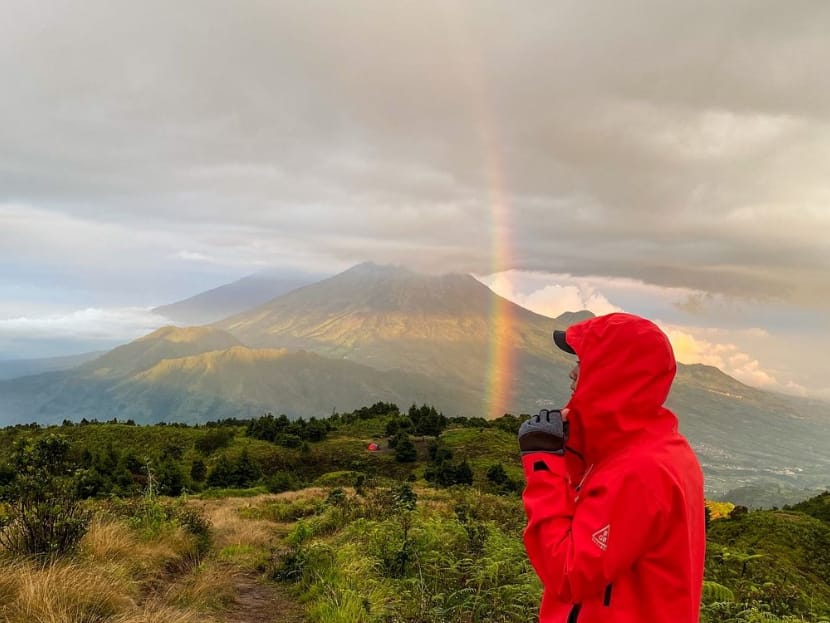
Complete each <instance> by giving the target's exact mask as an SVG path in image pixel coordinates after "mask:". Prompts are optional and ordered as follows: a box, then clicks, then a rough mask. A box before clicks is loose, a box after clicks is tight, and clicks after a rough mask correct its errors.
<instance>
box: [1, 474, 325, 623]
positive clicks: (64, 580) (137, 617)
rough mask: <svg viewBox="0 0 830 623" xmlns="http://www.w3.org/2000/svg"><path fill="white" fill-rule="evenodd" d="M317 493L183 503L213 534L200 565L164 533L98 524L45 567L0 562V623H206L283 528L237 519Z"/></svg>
mask: <svg viewBox="0 0 830 623" xmlns="http://www.w3.org/2000/svg"><path fill="white" fill-rule="evenodd" d="M324 495H325V492H324V491H323V490H319V491H316V490H311V491H302V492H287V493H283V494H279V495H262V496H257V497H255V498H226V499H218V500H192V501H191V502H190V504H193V505H194V506H198V507H200V508H201V509H202V510H203V512H204V513H205V514H206V515H207V517H208V518H209V519H210V521H211V522H212V525H213V530H212V534H213V537H214V543H213V545H214V550H215V551H216V552H218V553H219V555H218V556H210V557H208V558H206V559H200V558H199V556H198V555H197V548H196V541H195V539H194V537H193V536H192V535H190V534H188V533H187V532H185V531H184V530H183V529H181V528H178V527H176V526H175V525H170V526H168V527H165V528H164V529H163V530H162V531H161V533H160V534H159V535H158V536H156V537H153V538H147V537H146V535H144V537H142V535H141V534H139V533H138V532H136V531H135V530H133V529H131V528H130V527H129V526H128V525H127V524H126V523H125V522H123V521H120V520H115V519H113V518H111V517H110V518H108V517H107V516H99V517H97V518H96V519H95V520H94V521H93V523H92V525H91V526H90V530H89V532H88V533H87V534H86V535H85V537H84V538H83V540H82V541H81V543H80V547H79V549H78V552H77V554H76V555H74V556H73V557H71V558H63V559H58V560H56V561H53V562H50V563H43V564H41V563H38V562H33V561H24V560H15V559H12V558H3V557H2V556H0V622H2V623H197V622H198V623H214V622H216V621H217V620H221V614H220V613H222V612H223V611H227V610H228V608H229V607H230V606H231V604H232V603H233V602H234V599H235V597H236V592H237V584H238V582H236V580H235V577H236V574H238V573H250V572H251V571H252V570H253V569H255V568H257V567H258V566H259V565H261V564H262V562H263V561H265V560H268V557H269V556H270V554H271V549H272V548H273V547H274V546H275V544H276V543H278V542H279V541H280V539H279V536H280V535H281V534H282V533H284V531H285V529H286V526H285V525H279V524H275V523H274V522H272V521H268V520H266V519H257V518H246V517H244V516H242V515H241V514H240V511H243V513H244V511H245V510H250V509H252V508H256V507H258V506H259V505H262V504H267V503H274V501H276V500H280V501H283V502H286V503H291V502H297V501H301V500H304V499H315V498H319V497H322V496H324Z"/></svg>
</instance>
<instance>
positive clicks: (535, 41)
mask: <svg viewBox="0 0 830 623" xmlns="http://www.w3.org/2000/svg"><path fill="white" fill-rule="evenodd" d="M4 12H5V14H6V16H7V18H8V19H4V20H3V22H2V23H0V82H2V85H3V91H4V97H2V98H0V206H1V205H3V204H5V205H7V206H15V207H14V210H11V209H7V210H6V211H5V212H2V211H0V215H3V218H8V220H7V221H6V222H5V223H4V225H7V226H6V227H5V230H6V238H5V239H4V238H3V233H2V232H0V241H2V242H3V250H2V251H0V256H3V255H4V254H6V253H8V254H11V253H12V251H11V250H10V249H12V248H13V247H15V245H17V246H20V245H24V246H25V244H26V241H25V238H21V236H23V235H26V232H27V231H29V230H28V229H27V228H26V227H25V226H24V225H22V224H21V222H20V221H19V220H18V221H16V222H15V223H12V222H11V219H10V218H9V217H8V215H9V214H12V213H14V214H17V215H20V214H22V213H25V210H26V209H28V208H33V209H35V208H36V209H37V210H39V212H38V214H39V215H40V216H38V219H39V220H38V224H39V225H38V228H39V234H38V236H39V238H38V239H39V240H41V241H43V240H49V239H51V240H56V239H60V238H61V237H65V236H67V235H69V233H68V230H67V229H66V228H65V227H64V228H61V227H58V226H57V225H56V226H55V229H54V231H52V232H45V231H44V228H46V229H48V228H49V226H50V225H49V222H50V219H49V218H47V217H44V216H43V215H44V214H50V213H51V214H59V215H62V216H61V217H60V218H57V219H55V222H56V223H62V222H64V221H63V220H62V219H68V220H67V222H69V223H71V224H72V226H71V227H70V228H69V231H71V232H72V235H75V236H77V237H78V239H79V240H80V239H83V238H84V236H85V235H86V236H88V238H87V239H85V240H84V247H85V249H86V252H87V253H88V254H89V255H90V256H94V255H95V253H97V252H100V253H101V254H103V257H104V258H105V259H104V260H102V261H106V262H107V263H108V264H109V265H110V268H113V267H118V266H120V265H121V264H120V262H122V260H121V259H119V258H114V257H113V252H112V245H111V244H110V245H108V244H103V243H102V242H101V241H100V240H99V239H97V238H99V237H98V236H95V235H90V233H93V234H94V232H97V231H99V230H98V229H97V228H99V227H100V225H98V223H106V224H107V226H108V227H111V228H113V229H112V231H113V232H116V231H121V232H122V233H123V236H124V238H125V239H127V238H130V239H131V240H132V239H133V238H135V236H136V235H137V236H138V241H133V242H131V243H130V247H129V248H130V251H131V253H132V254H133V259H132V260H131V261H130V262H129V263H125V264H124V266H125V267H127V268H130V270H137V267H138V266H145V267H146V266H150V267H160V266H161V265H163V264H165V263H167V264H169V263H170V259H169V258H170V257H171V256H175V257H179V258H191V260H192V259H194V258H207V259H210V260H211V261H214V262H216V263H217V264H225V265H229V266H232V265H242V266H256V265H257V263H269V262H283V263H284V262H286V261H292V259H293V261H294V262H297V263H302V262H312V263H317V264H318V265H319V264H321V263H322V264H324V263H326V262H330V263H332V264H334V265H336V266H346V265H348V264H350V263H353V262H356V261H360V260H362V259H366V258H367V257H368V258H370V259H375V260H379V261H392V262H400V263H405V264H410V265H416V266H420V267H422V268H430V269H441V270H446V269H455V270H470V271H475V272H477V273H484V272H487V271H488V270H492V269H494V268H506V267H507V266H494V265H493V263H492V256H491V254H492V250H493V248H494V246H497V245H506V246H507V247H508V248H509V249H510V253H509V260H510V266H511V267H514V268H523V269H531V270H548V271H553V272H560V273H565V272H567V273H571V274H576V275H579V274H584V275H587V274H593V275H607V276H616V277H631V278H637V279H641V280H644V281H646V282H650V283H655V284H659V285H664V286H682V287H688V288H691V289H694V290H701V291H706V292H718V293H725V294H730V295H735V296H741V297H754V298H762V299H764V298H770V297H785V298H786V299H787V300H790V301H794V302H798V303H802V304H807V305H821V306H826V305H827V304H828V301H830V286H829V285H828V282H827V279H826V276H825V271H826V267H827V266H828V265H830V249H828V244H827V242H826V240H827V239H828V234H830V215H828V210H827V208H826V206H827V202H828V199H830V184H828V182H827V176H826V171H827V168H828V165H830V140H828V139H830V119H828V115H830V81H827V80H826V78H825V75H826V67H827V65H828V62H830V40H828V39H827V37H826V36H825V32H824V27H825V26H826V24H827V23H830V21H829V20H830V5H826V4H822V3H816V2H790V3H787V4H786V5H783V4H780V3H777V2H756V1H752V2H750V1H744V2H732V3H728V4H725V3H721V2H698V3H687V4H685V5H684V4H679V3H665V2H633V3H632V2H629V3H616V2H606V3H585V2H549V1H545V2H541V1H539V2H529V3H521V4H516V3H508V2H472V1H463V2H462V1H438V0H434V1H430V0H427V1H423V2H388V1H386V0H371V1H369V0H361V1H348V2H345V1H344V2H322V1H318V2H314V1H305V2H299V1H297V2H244V3H224V2H211V1H204V0H200V1H198V2H196V1H193V2H185V1H181V2H174V3H161V2H142V3H134V2H132V3H131V2H112V1H107V2H85V3H83V5H82V6H81V5H78V4H77V3H69V2H58V1H55V2H40V3H38V2H25V3H24V2H12V3H10V4H9V6H7V7H6V8H5V11H4ZM494 201H504V202H506V204H507V205H508V206H509V207H508V209H507V213H508V217H507V219H506V226H507V227H508V229H509V231H507V232H504V233H501V234H497V236H500V237H502V238H503V239H500V240H494V239H493V238H494V231H495V229H494V221H493V218H492V204H493V202H494ZM85 223H91V224H90V225H89V227H88V228H85V225H84V224H85ZM119 228H120V229H119ZM84 232H86V234H85V233H84ZM142 232H143V233H142ZM120 235H121V234H118V233H113V234H112V236H110V240H112V239H113V237H114V238H115V239H118V237H119V236H120ZM142 236H143V237H144V241H143V242H142V240H141V238H142ZM12 239H14V240H16V241H17V242H16V243H15V245H12V242H11V240H12ZM7 244H8V245H9V246H7ZM67 246H69V245H66V244H56V245H54V248H53V247H52V246H51V245H46V246H44V248H43V249H41V250H40V251H39V253H38V254H34V253H32V254H31V261H32V262H41V263H48V262H50V261H52V262H55V263H65V262H69V263H70V264H72V262H73V261H74V259H73V258H71V255H72V254H71V253H69V252H68V251H67V248H66V247H67ZM15 248H16V247H15ZM177 254H178V255H177ZM67 255H68V256H70V259H68V260H67V259H66V257H67ZM94 263H95V262H94V261H93V260H90V262H88V263H86V264H84V266H87V267H89V266H90V265H91V264H94ZM99 263H100V262H99ZM88 269H89V270H90V279H94V277H93V276H92V273H93V272H94V271H93V269H92V268H88Z"/></svg>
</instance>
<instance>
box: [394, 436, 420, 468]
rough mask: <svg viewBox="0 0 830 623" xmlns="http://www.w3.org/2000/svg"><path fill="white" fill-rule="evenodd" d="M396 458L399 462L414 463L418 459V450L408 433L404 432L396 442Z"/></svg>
mask: <svg viewBox="0 0 830 623" xmlns="http://www.w3.org/2000/svg"><path fill="white" fill-rule="evenodd" d="M395 460H396V461H397V462H398V463H414V462H415V461H417V460H418V450H417V449H416V448H415V444H414V443H412V440H411V439H410V438H409V436H408V435H406V434H403V435H402V436H401V437H400V439H398V442H397V444H395Z"/></svg>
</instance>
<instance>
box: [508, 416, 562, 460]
mask: <svg viewBox="0 0 830 623" xmlns="http://www.w3.org/2000/svg"><path fill="white" fill-rule="evenodd" d="M567 439H568V422H567V421H566V420H563V419H562V412H561V411H560V410H559V409H550V410H548V409H542V410H541V411H539V413H538V414H536V415H532V416H530V418H529V419H528V420H526V421H525V422H523V423H522V425H521V427H520V428H519V449H520V450H521V451H522V454H529V453H531V452H548V453H550V454H558V455H559V456H563V455H564V454H565V442H566V441H567Z"/></svg>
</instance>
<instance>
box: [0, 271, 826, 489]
mask: <svg viewBox="0 0 830 623" xmlns="http://www.w3.org/2000/svg"><path fill="white" fill-rule="evenodd" d="M585 317H586V313H585V312H579V313H577V314H566V315H563V316H560V317H559V318H557V319H551V318H547V317H545V316H540V315H538V314H535V313H533V312H531V311H528V310H526V309H524V308H522V307H519V306H518V305H515V304H513V303H511V302H509V301H507V300H505V299H503V298H501V297H499V296H497V295H496V294H494V293H493V292H492V291H490V290H489V289H488V288H487V287H486V286H484V285H483V284H481V283H480V282H478V281H476V280H475V279H474V278H472V277H470V276H468V275H441V276H429V275H422V274H419V273H415V272H412V271H409V270H407V269H405V268H400V267H389V266H377V265H374V264H361V265H359V266H356V267H354V268H352V269H350V270H348V271H345V272H344V273H341V274H339V275H336V276H334V277H331V278H329V279H325V280H323V281H319V282H317V283H314V284H310V285H307V286H304V287H302V288H299V289H296V290H293V291H291V292H288V293H286V294H283V295H282V296H279V297H277V298H275V299H272V300H269V301H268V302H266V303H264V304H262V305H259V306H257V307H255V308H253V309H251V310H248V311H245V312H242V313H239V314H236V315H233V316H231V317H229V318H227V319H224V320H222V321H220V322H217V323H215V324H213V325H211V326H205V327H198V328H184V329H182V328H176V327H165V328H163V329H160V330H158V331H156V332H154V333H152V334H150V335H148V336H145V337H143V338H141V339H139V340H136V341H134V342H131V343H130V344H126V345H124V346H121V347H118V348H116V349H114V350H113V351H111V352H109V353H107V354H106V355H104V356H102V357H99V358H98V359H96V360H94V361H91V362H88V363H86V364H84V365H82V366H80V367H79V368H77V369H75V370H70V371H65V372H54V373H49V374H44V375H39V376H31V377H25V378H22V379H16V380H15V381H6V382H0V422H2V423H6V424H11V423H16V422H27V421H32V420H38V421H42V422H60V421H61V420H62V419H63V418H74V419H80V418H82V417H86V418H87V419H91V418H97V419H110V418H112V417H118V418H119V419H126V418H133V419H135V420H137V421H140V422H152V421H158V420H168V421H173V420H178V421H189V422H199V421H206V420H210V419H218V418H225V417H248V416H250V415H257V414H259V413H262V412H265V411H270V412H273V413H286V414H288V415H289V416H291V417H299V416H304V417H308V416H318V417H319V416H322V415H327V414H329V413H331V410H332V409H333V408H336V409H338V410H349V409H354V408H357V407H359V406H361V405H364V404H372V403H373V402H375V401H377V400H386V401H395V402H399V403H401V404H404V405H406V404H410V403H411V402H418V403H424V402H427V403H431V404H434V405H435V406H436V407H438V408H439V409H441V410H443V411H444V412H445V413H446V414H447V415H450V416H455V415H462V416H478V417H492V416H494V415H500V414H502V413H505V412H510V413H516V414H520V413H531V412H535V411H537V410H538V409H539V408H540V407H543V406H558V405H562V404H564V403H565V402H566V401H567V399H568V397H569V385H570V381H569V379H568V372H569V370H570V369H571V368H572V366H573V364H574V361H575V358H574V357H573V356H571V355H568V354H566V353H564V352H562V351H560V350H559V349H557V348H556V347H555V346H554V345H553V343H552V340H551V332H552V331H553V330H554V329H564V328H565V327H566V326H568V324H570V322H572V321H576V320H582V319H583V318H585ZM496 373H498V374H501V375H503V378H502V379H501V380H500V382H496V381H499V379H497V378H496ZM668 404H669V406H670V407H671V408H672V409H674V410H675V412H676V413H677V414H678V416H679V419H680V425H681V430H682V432H684V433H685V434H686V435H687V436H688V437H689V439H690V440H691V442H692V444H693V446H694V448H695V450H696V451H697V453H698V455H699V456H700V458H701V461H702V462H703V465H704V469H705V472H706V478H707V487H708V490H709V492H710V495H713V496H715V495H722V494H724V493H726V492H727V491H729V490H733V489H736V488H739V487H743V486H745V485H753V484H758V483H762V482H763V483H771V485H774V486H778V487H781V488H782V489H781V490H784V489H786V488H796V489H800V490H803V489H823V488H825V487H826V486H827V485H828V484H830V458H828V456H827V452H826V448H827V447H830V426H828V422H830V407H828V405H827V404H826V403H820V402H816V401H810V400H804V399H799V398H793V397H789V396H781V395H778V394H773V393H769V392H764V391H761V390H758V389H755V388H752V387H749V386H747V385H744V384H742V383H739V382H738V381H736V380H735V379H733V378H731V377H729V376H727V375H725V374H723V373H722V372H721V371H719V370H718V369H716V368H712V367H708V366H702V365H697V366H679V369H678V375H677V379H676V382H675V384H674V388H673V390H672V393H671V396H670V398H669V403H668ZM772 493H773V494H775V493H776V492H775V491H773V492H772ZM769 499H773V498H769Z"/></svg>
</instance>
